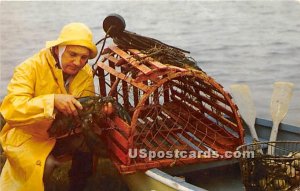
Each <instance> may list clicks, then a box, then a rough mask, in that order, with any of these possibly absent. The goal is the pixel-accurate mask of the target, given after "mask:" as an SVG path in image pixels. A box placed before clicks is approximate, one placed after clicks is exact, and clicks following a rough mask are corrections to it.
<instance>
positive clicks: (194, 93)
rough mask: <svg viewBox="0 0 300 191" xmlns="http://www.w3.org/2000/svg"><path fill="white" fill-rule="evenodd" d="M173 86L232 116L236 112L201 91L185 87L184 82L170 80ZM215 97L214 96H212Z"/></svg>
mask: <svg viewBox="0 0 300 191" xmlns="http://www.w3.org/2000/svg"><path fill="white" fill-rule="evenodd" d="M170 83H171V84H172V85H173V86H176V87H178V88H179V89H182V90H183V91H186V92H188V93H189V94H191V95H192V96H194V97H196V98H198V99H199V101H201V102H205V103H207V104H208V105H211V106H213V107H214V108H215V109H216V110H218V111H221V112H223V113H224V114H226V115H228V116H229V117H231V118H234V114H233V113H232V111H229V110H228V109H227V108H225V107H223V106H222V105H219V104H217V102H216V100H213V99H210V98H207V97H205V96H203V95H201V94H199V93H196V92H194V91H192V90H191V89H188V88H186V87H184V86H183V85H182V84H179V83H177V82H175V81H173V82H170ZM208 96H212V94H208ZM212 97H213V96H212ZM227 104H228V102H226V105H227Z"/></svg>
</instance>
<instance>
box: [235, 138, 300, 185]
mask: <svg viewBox="0 0 300 191" xmlns="http://www.w3.org/2000/svg"><path fill="white" fill-rule="evenodd" d="M267 147H272V148H274V150H273V151H272V153H270V154H264V153H263V151H264V148H267ZM237 150H238V151H240V152H241V153H242V154H244V157H241V158H240V169H241V174H242V180H243V183H244V185H245V188H246V190H247V191H252V190H253V191H254V190H255V191H266V190H267V191H277V190H297V189H299V188H300V142H299V141H277V142H257V143H253V144H248V145H242V146H239V147H238V148H237ZM250 152H251V155H250V154H249V153H250Z"/></svg>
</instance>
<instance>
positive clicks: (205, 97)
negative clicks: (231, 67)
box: [97, 45, 244, 173]
mask: <svg viewBox="0 0 300 191" xmlns="http://www.w3.org/2000/svg"><path fill="white" fill-rule="evenodd" d="M103 52H104V54H103V55H102V57H103V59H102V60H101V61H99V62H98V63H97V66H98V67H97V76H98V77H99V91H100V94H101V96H113V97H114V98H115V99H116V101H117V102H118V103H120V104H121V105H122V106H123V107H124V109H125V110H126V111H127V112H128V113H129V115H130V117H131V122H130V123H129V122H128V123H127V122H125V121H124V120H122V119H121V118H119V117H115V118H114V119H108V121H107V122H108V124H109V126H110V128H109V131H107V136H106V141H107V144H108V148H109V150H110V153H111V154H112V158H113V161H114V163H115V165H116V166H117V168H118V169H119V171H120V172H121V173H130V172H134V171H136V170H147V169H150V168H156V167H166V166H172V165H177V164H178V165H180V164H181V165H182V164H192V163H197V162H208V161H213V160H220V159H225V157H223V155H224V154H225V152H226V151H234V150H235V149H236V147H237V146H239V145H241V144H243V138H244V134H243V133H244V132H243V127H242V123H241V119H240V116H239V114H238V112H237V107H236V105H235V104H234V103H233V102H232V100H231V96H230V95H229V94H228V93H227V92H225V91H224V90H223V87H222V86H221V85H220V84H218V83H217V82H216V81H215V80H214V79H213V78H211V77H209V76H208V75H207V74H206V73H205V72H203V71H201V70H195V69H192V68H181V67H177V66H174V65H168V64H167V63H161V62H159V61H157V60H156V59H153V58H152V57H151V55H147V54H145V53H143V52H141V51H139V50H137V49H124V48H120V47H119V46H115V45H113V46H110V47H108V48H106V49H105V50H104V51H103ZM178 151H184V155H179V156H178V155H176V152H177V153H178ZM211 151H214V152H217V153H218V155H219V157H205V156H203V155H198V154H197V155H196V156H195V155H193V156H189V155H188V154H189V153H194V154H195V153H201V152H211ZM153 153H154V155H153ZM150 155H151V157H150Z"/></svg>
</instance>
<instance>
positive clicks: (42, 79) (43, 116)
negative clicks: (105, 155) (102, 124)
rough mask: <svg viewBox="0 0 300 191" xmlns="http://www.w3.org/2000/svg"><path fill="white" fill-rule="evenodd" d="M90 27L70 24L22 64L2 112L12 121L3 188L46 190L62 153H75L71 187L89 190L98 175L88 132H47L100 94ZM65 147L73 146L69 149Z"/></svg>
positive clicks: (1, 135) (5, 134) (5, 137)
mask: <svg viewBox="0 0 300 191" xmlns="http://www.w3.org/2000/svg"><path fill="white" fill-rule="evenodd" d="M96 55H97V47H96V46H95V44H94V43H93V36H92V32H91V31H90V29H89V28H88V27H87V26H86V25H84V24H82V23H70V24H68V25H66V26H64V28H63V29H62V30H61V33H60V35H59V37H58V39H57V40H54V41H48V42H47V43H46V48H45V49H43V50H41V51H40V52H38V53H37V54H35V55H34V56H33V57H31V58H29V59H27V60H26V61H24V62H23V63H21V64H20V65H19V66H17V67H16V69H15V71H14V74H13V77H12V79H11V81H10V83H9V85H8V88H7V90H8V94H7V95H6V97H5V98H4V100H3V103H2V105H1V108H0V112H1V114H2V115H3V117H4V119H5V121H6V124H5V126H4V127H3V129H2V130H1V132H0V142H1V145H2V148H3V150H4V153H5V155H6V157H7V160H6V162H5V165H4V167H3V170H2V172H1V177H0V190H3V191H4V190H8V191H15V190H18V191H29V190H32V191H33V190H36V191H41V190H44V189H45V186H44V183H45V182H46V181H47V179H48V178H49V176H50V175H51V172H52V170H53V168H54V167H55V166H56V165H57V164H59V162H58V161H57V157H58V156H59V155H63V154H70V156H71V157H72V166H71V170H70V171H69V183H70V187H69V190H72V191H76V190H83V189H84V187H85V185H86V180H87V178H88V177H89V176H90V175H91V174H92V164H93V163H92V161H93V155H92V153H91V152H90V151H89V149H88V148H87V146H86V144H85V143H84V139H83V135H82V134H80V133H78V134H75V135H72V136H70V137H67V138H66V137H65V138H60V139H55V138H49V136H48V133H47V130H48V129H49V127H50V126H51V124H52V122H53V119H54V118H55V114H56V113H57V112H58V111H60V112H62V113H63V114H64V115H66V116H71V115H73V116H76V115H78V110H80V109H82V105H81V104H80V102H79V101H78V100H77V99H76V98H79V97H84V96H93V95H94V83H93V74H92V69H91V67H90V66H89V65H88V64H87V62H88V60H89V59H92V58H94V57H96ZM64 148H68V149H67V150H66V149H64Z"/></svg>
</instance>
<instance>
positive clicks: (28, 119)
mask: <svg viewBox="0 0 300 191" xmlns="http://www.w3.org/2000/svg"><path fill="white" fill-rule="evenodd" d="M35 82H36V72H35V70H34V69H33V66H32V62H25V63H23V64H21V65H19V66H18V67H17V68H16V69H15V72H14V75H13V77H12V80H11V82H10V84H9V85H8V88H7V90H8V94H7V96H6V97H5V98H4V100H3V103H2V105H1V108H0V112H1V113H2V115H3V116H4V119H5V120H6V122H7V123H8V124H9V125H11V126H15V127H16V126H23V125H28V124H32V123H35V122H37V121H40V120H42V119H53V117H54V114H53V111H54V94H46V95H40V96H37V97H35V95H34V91H35Z"/></svg>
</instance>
